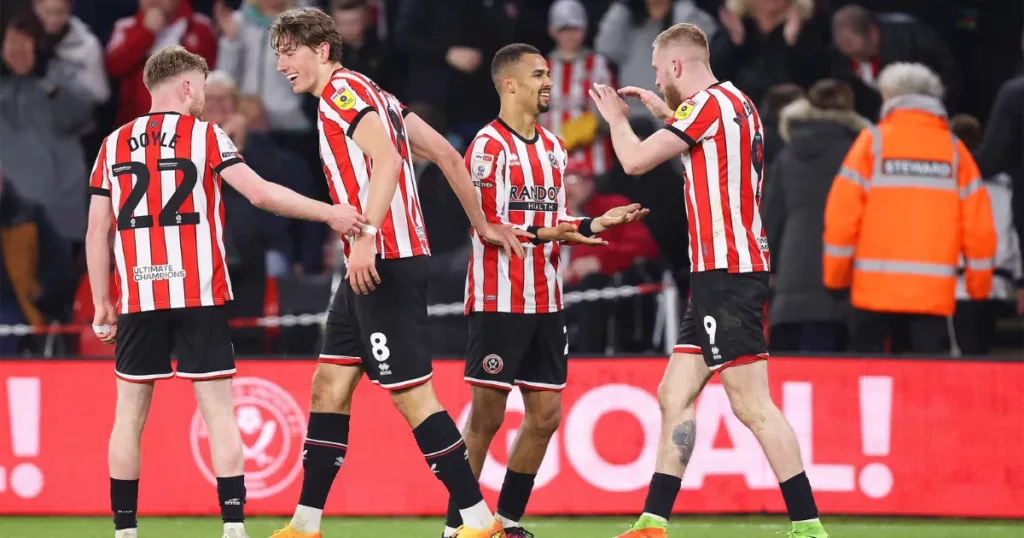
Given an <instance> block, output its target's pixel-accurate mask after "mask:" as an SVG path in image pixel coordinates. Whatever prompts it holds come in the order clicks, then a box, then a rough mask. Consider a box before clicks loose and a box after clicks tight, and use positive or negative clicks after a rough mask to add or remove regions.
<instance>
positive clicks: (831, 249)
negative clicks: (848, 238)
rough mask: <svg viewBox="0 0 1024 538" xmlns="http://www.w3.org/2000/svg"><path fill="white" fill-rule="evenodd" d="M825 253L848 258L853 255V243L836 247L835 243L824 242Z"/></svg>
mask: <svg viewBox="0 0 1024 538" xmlns="http://www.w3.org/2000/svg"><path fill="white" fill-rule="evenodd" d="M825 254H828V255H829V256H835V257H837V258H849V257H851V256H853V245H849V246H845V247H838V246H836V245H830V244H828V243H825Z"/></svg>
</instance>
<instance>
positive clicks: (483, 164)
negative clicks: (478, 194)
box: [471, 153, 494, 187]
mask: <svg viewBox="0 0 1024 538" xmlns="http://www.w3.org/2000/svg"><path fill="white" fill-rule="evenodd" d="M471 166H472V171H473V177H475V178H477V179H486V178H487V177H488V176H490V175H491V171H492V170H494V155H488V154H486V153H474V154H473V160H472V164H471ZM478 186H479V185H478ZM489 186H491V187H493V186H494V184H493V183H492V184H490V185H489Z"/></svg>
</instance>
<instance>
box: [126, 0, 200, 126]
mask: <svg viewBox="0 0 1024 538" xmlns="http://www.w3.org/2000/svg"><path fill="white" fill-rule="evenodd" d="M170 45H181V46H183V47H185V49H187V50H188V51H189V52H192V53H195V54H199V55H200V56H202V57H203V58H205V59H206V63H208V64H209V65H216V59H217V38H216V36H214V34H213V26H211V24H210V19H208V18H207V17H206V16H204V15H199V14H196V13H194V12H193V11H192V6H191V4H189V0H140V1H139V11H138V12H137V13H135V15H132V16H131V17H125V18H123V19H120V20H118V21H117V23H115V24H114V33H113V34H112V35H111V36H110V43H107V58H106V63H107V71H108V72H109V73H110V76H112V77H113V78H115V79H118V80H119V81H120V83H119V84H120V92H119V94H118V100H119V102H120V103H119V104H120V106H119V107H118V109H117V114H116V117H115V124H116V125H122V124H124V123H127V122H129V121H131V120H133V119H135V118H137V117H138V116H141V115H143V114H145V113H147V112H149V105H150V101H149V92H148V91H146V85H145V84H143V83H142V68H143V66H145V65H146V58H148V57H149V55H150V53H151V52H154V51H157V50H159V49H162V48H164V47H167V46H170Z"/></svg>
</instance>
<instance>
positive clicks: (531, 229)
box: [526, 226, 547, 245]
mask: <svg viewBox="0 0 1024 538" xmlns="http://www.w3.org/2000/svg"><path fill="white" fill-rule="evenodd" d="M537 230H540V226H527V227H526V231H528V232H530V233H532V234H533V239H530V242H531V243H533V244H534V245H542V244H544V243H547V241H545V240H543V239H541V238H540V236H539V235H537Z"/></svg>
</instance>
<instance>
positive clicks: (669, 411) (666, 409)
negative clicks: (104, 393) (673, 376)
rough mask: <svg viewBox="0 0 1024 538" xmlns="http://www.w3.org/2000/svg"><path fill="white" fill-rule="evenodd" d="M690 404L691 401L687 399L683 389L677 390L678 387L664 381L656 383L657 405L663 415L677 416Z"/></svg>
mask: <svg viewBox="0 0 1024 538" xmlns="http://www.w3.org/2000/svg"><path fill="white" fill-rule="evenodd" d="M692 404H693V402H692V401H687V395H686V394H685V391H682V390H679V387H675V386H673V385H672V384H671V383H666V382H665V381H662V382H661V384H659V385H658V406H659V407H660V408H661V415H662V416H663V417H675V416H679V415H681V414H682V413H683V411H684V410H685V409H686V408H687V407H689V406H690V405H692Z"/></svg>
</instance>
